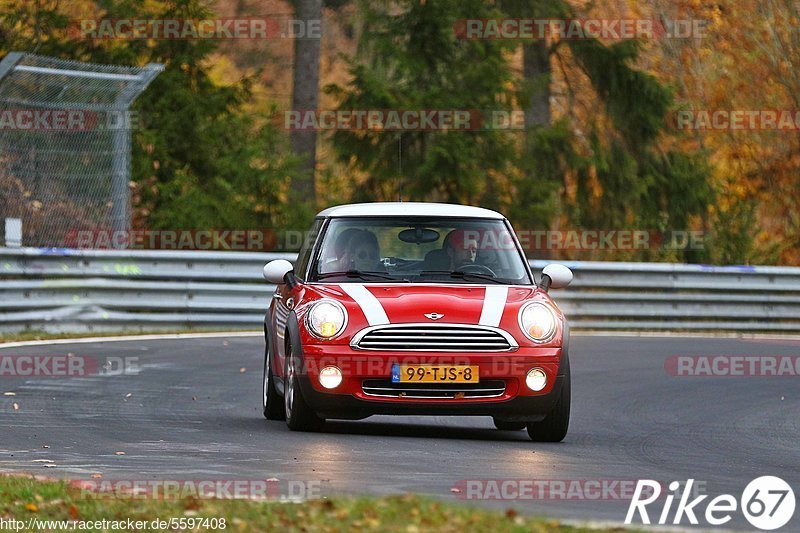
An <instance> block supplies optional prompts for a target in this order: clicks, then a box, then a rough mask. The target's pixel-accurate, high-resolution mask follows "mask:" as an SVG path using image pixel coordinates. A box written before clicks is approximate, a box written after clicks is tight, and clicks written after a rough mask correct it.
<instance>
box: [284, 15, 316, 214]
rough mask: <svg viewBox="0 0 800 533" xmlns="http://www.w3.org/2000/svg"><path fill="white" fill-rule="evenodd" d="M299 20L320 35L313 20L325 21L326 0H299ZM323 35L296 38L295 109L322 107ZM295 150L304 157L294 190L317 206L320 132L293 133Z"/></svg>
mask: <svg viewBox="0 0 800 533" xmlns="http://www.w3.org/2000/svg"><path fill="white" fill-rule="evenodd" d="M294 5H295V11H294V15H295V19H297V20H300V21H303V22H305V23H306V30H307V32H308V31H309V29H310V30H311V31H312V32H315V31H316V32H318V29H317V28H319V27H320V26H316V25H314V24H312V25H310V27H309V25H308V22H309V21H314V22H316V21H321V20H322V0H295V2H294ZM320 37H321V36H320V35H319V34H318V33H317V34H314V33H312V35H311V37H308V36H307V35H303V36H301V37H295V39H294V80H293V81H294V83H293V87H292V109H294V110H316V109H317V107H318V105H319V61H320V59H319V56H320V41H321V39H320ZM291 140H292V149H293V150H294V152H295V153H297V154H298V155H300V156H301V157H302V158H303V162H302V165H301V171H302V172H301V174H300V175H299V176H295V177H294V179H293V180H292V191H293V192H294V193H295V195H296V197H297V198H298V199H301V200H304V201H309V202H310V203H311V205H312V206H314V205H315V203H316V194H315V191H314V170H315V168H316V163H317V132H316V131H315V130H308V131H299V130H295V131H292V133H291Z"/></svg>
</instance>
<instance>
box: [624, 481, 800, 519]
mask: <svg viewBox="0 0 800 533" xmlns="http://www.w3.org/2000/svg"><path fill="white" fill-rule="evenodd" d="M693 485H694V479H689V480H687V481H686V483H685V484H684V488H683V491H680V489H681V486H682V484H681V483H680V482H678V481H673V482H672V483H670V484H669V491H670V492H669V493H667V495H666V497H665V498H664V505H663V507H662V508H661V513H660V514H659V515H658V519H657V520H658V521H657V522H656V523H658V524H660V525H665V524H667V523H669V522H670V515H671V514H672V513H673V511H672V508H673V503H674V502H675V500H676V499H677V500H678V503H677V506H676V507H675V511H674V514H672V521H671V522H672V524H673V525H679V524H681V523H684V520H686V521H687V522H688V523H689V524H692V525H698V524H699V523H700V522H699V521H698V516H700V517H702V518H704V519H705V522H706V523H707V524H710V525H712V526H721V525H723V524H726V523H728V522H730V521H731V519H732V518H733V513H736V512H738V511H739V510H740V509H741V512H742V514H744V517H745V518H746V519H747V521H748V522H750V524H751V525H752V526H753V527H756V528H758V529H761V530H765V531H773V530H776V529H778V528H781V527H783V526H785V525H786V524H787V523H789V520H791V519H792V516H793V515H794V508H795V503H796V502H795V496H794V491H793V490H792V487H791V486H789V484H788V483H786V482H785V481H784V480H782V479H781V478H779V477H775V476H762V477H759V478H756V479H754V480H753V481H751V482H750V483H749V484H748V485H747V487H745V489H744V492H742V497H741V499H740V500H738V501H737V499H736V498H735V497H734V496H732V495H730V494H721V495H719V496H717V497H715V498H713V499H712V500H710V501H708V502H707V503H706V504H705V511H704V512H702V511H701V510H702V507H703V506H702V505H701V504H702V503H703V502H704V500H705V499H706V498H708V495H707V494H703V495H700V496H696V497H695V498H694V499H692V500H690V499H689V498H691V497H692V496H693V492H692V486H693ZM661 492H662V490H661V484H660V483H659V482H658V481H654V480H651V479H640V480H639V481H638V483H637V484H636V489H635V490H634V493H633V499H632V500H631V504H630V506H629V507H628V514H627V516H626V517H625V523H626V524H630V523H632V521H633V518H634V516H635V515H636V514H637V513H638V514H639V518H640V519H641V521H642V524H650V523H651V522H650V515H649V514H648V505H651V508H650V511H657V510H658V509H656V508H655V507H656V505H652V504H654V503H655V502H656V500H659V498H661V496H662V494H661ZM653 518H654V519H655V518H656V517H655V516H654V517H653Z"/></svg>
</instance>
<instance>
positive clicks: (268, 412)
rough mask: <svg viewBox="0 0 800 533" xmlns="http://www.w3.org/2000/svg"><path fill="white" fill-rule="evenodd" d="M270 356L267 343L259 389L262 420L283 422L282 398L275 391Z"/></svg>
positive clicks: (284, 414)
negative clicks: (262, 412) (262, 413)
mask: <svg viewBox="0 0 800 533" xmlns="http://www.w3.org/2000/svg"><path fill="white" fill-rule="evenodd" d="M271 359H272V356H271V355H270V353H269V341H267V347H266V350H265V351H264V378H263V381H262V387H261V398H262V400H261V404H262V407H263V408H264V418H266V419H267V420H285V419H286V411H285V410H284V406H283V398H281V397H280V395H279V394H278V391H277V390H276V389H275V379H274V377H273V375H272V364H271V363H272V360H271Z"/></svg>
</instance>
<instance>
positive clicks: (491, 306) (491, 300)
mask: <svg viewBox="0 0 800 533" xmlns="http://www.w3.org/2000/svg"><path fill="white" fill-rule="evenodd" d="M507 298H508V287H486V295H485V296H484V297H483V309H482V310H481V319H480V320H479V321H478V324H480V325H481V326H492V327H494V328H496V327H497V326H499V325H500V319H501V318H502V317H503V310H504V309H505V308H506V299H507Z"/></svg>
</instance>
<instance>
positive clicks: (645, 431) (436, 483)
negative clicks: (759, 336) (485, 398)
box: [0, 335, 800, 531]
mask: <svg viewBox="0 0 800 533" xmlns="http://www.w3.org/2000/svg"><path fill="white" fill-rule="evenodd" d="M263 352H264V350H263V339H262V338H259V337H241V336H240V337H226V338H204V339H180V340H149V341H143V340H128V341H123V342H111V343H95V344H62V345H49V346H35V347H23V348H5V349H2V350H0V355H63V354H67V353H73V354H75V355H78V356H89V357H93V358H97V359H98V360H103V359H104V358H106V357H134V358H138V366H139V367H140V372H139V373H138V375H107V376H92V377H79V378H78V377H73V378H64V377H60V378H56V377H37V378H35V379H30V378H21V377H0V394H3V393H6V392H13V393H15V394H16V395H15V396H6V395H2V396H0V435H2V437H0V471H6V472H8V471H16V472H21V471H27V472H34V473H36V474H42V475H50V476H57V477H64V478H79V479H88V478H90V476H91V475H92V474H96V473H102V474H103V478H104V479H111V480H113V479H264V478H272V477H276V478H279V479H281V480H304V481H308V480H319V481H321V482H322V487H323V492H324V494H326V495H329V494H336V493H345V494H361V493H371V494H379V495H383V494H393V493H403V492H407V491H413V492H417V493H422V494H427V495H431V496H434V497H438V498H442V499H445V500H453V501H459V499H460V498H464V497H465V493H464V492H461V493H455V492H453V491H452V490H451V489H452V488H453V487H458V486H462V487H463V480H486V479H495V480H497V479H548V480H637V479H640V478H651V479H656V480H662V481H666V482H669V481H672V480H679V481H684V480H686V479H687V478H694V479H696V480H699V481H701V482H703V483H704V484H705V485H704V487H705V492H706V493H708V494H710V495H711V496H712V497H713V496H716V495H719V494H723V493H726V494H733V495H734V496H735V497H736V498H737V499H738V497H739V496H740V495H741V492H742V490H743V489H744V487H745V486H746V485H747V483H748V482H749V481H750V480H752V479H754V478H756V477H759V476H763V475H777V476H780V477H782V478H783V479H785V480H786V481H788V482H789V483H790V484H791V485H793V486H794V487H795V492H797V487H798V484H800V377H738V378H731V377H674V376H670V375H668V373H667V372H666V371H665V367H664V364H665V360H666V359H667V358H668V357H669V356H670V355H676V354H680V355H719V354H727V355H732V354H736V355H744V354H752V355H785V356H797V355H800V340H738V339H729V338H680V337H677V336H676V337H601V336H579V335H573V339H572V353H571V363H572V374H573V386H572V391H573V406H572V422H571V427H570V433H569V435H568V436H567V439H566V440H565V441H564V442H563V443H560V444H537V443H533V442H531V441H530V440H529V439H528V436H527V433H526V432H525V431H513V432H502V431H498V430H495V429H494V427H493V425H492V422H491V420H490V419H488V418H440V417H423V418H415V417H373V418H370V419H367V420H363V421H359V422H337V421H332V422H329V423H328V424H327V426H326V430H325V432H323V433H319V434H313V433H295V432H290V431H289V430H288V429H287V428H286V426H285V424H284V423H283V422H267V421H266V420H264V418H263V417H262V414H261V408H260V395H261V369H262V361H263ZM241 369H245V370H244V371H243V372H242V371H241ZM14 404H16V405H17V408H16V409H15V407H14ZM43 446H49V448H44V447H43ZM120 451H122V452H125V455H116V452H120ZM37 459H39V460H41V459H48V460H51V461H53V463H51V464H53V465H55V466H54V467H51V468H47V469H45V468H43V463H41V462H34V461H35V460H37ZM459 482H461V485H459ZM798 496H800V494H798ZM465 503H467V504H471V505H474V504H480V505H489V506H494V507H499V508H509V507H513V508H515V509H517V510H519V511H521V512H525V513H528V514H546V515H550V516H554V517H559V518H572V519H581V520H584V519H585V520H601V521H615V522H621V521H622V520H623V519H624V517H625V512H626V510H627V507H628V503H629V500H627V499H626V500H613V499H610V500H559V499H555V500H553V499H550V500H516V501H498V500H480V501H465ZM703 508H704V506H703ZM660 509H661V507H660V506H659V507H658V508H657V509H655V510H654V511H653V514H655V515H656V516H657V515H658V514H659V513H660ZM735 517H736V518H735V519H734V522H732V523H730V524H728V525H727V527H729V528H732V529H748V530H749V529H752V527H751V526H749V524H748V523H747V522H746V521H745V520H744V518H743V516H742V515H741V513H736V514H735ZM706 529H708V528H706ZM783 530H785V531H800V512H797V513H795V517H794V519H793V521H792V522H790V523H789V524H788V525H787V526H786V527H785V528H784V529H783Z"/></svg>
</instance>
